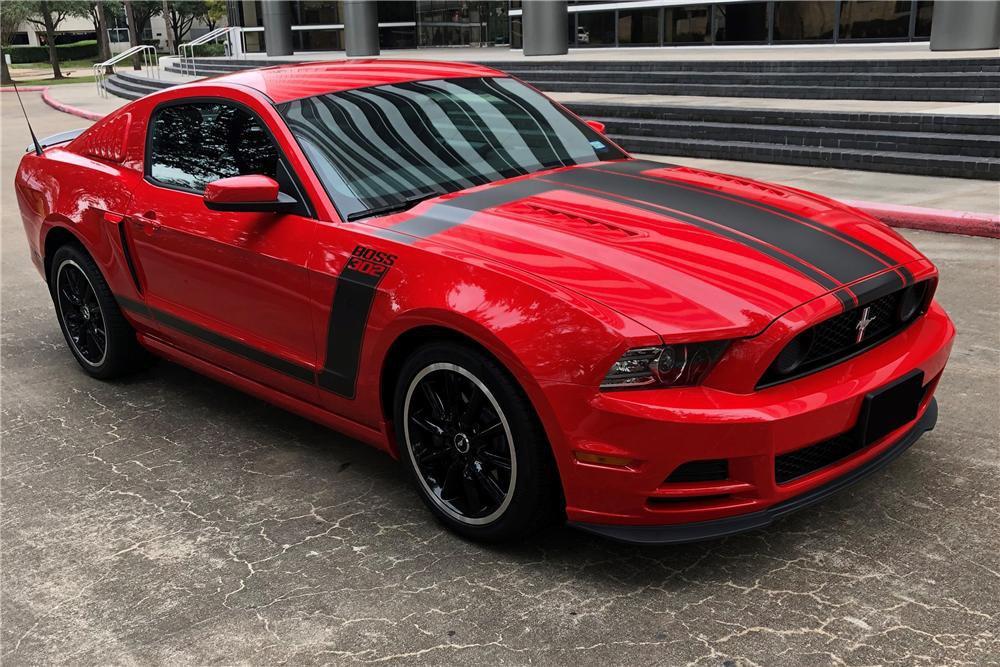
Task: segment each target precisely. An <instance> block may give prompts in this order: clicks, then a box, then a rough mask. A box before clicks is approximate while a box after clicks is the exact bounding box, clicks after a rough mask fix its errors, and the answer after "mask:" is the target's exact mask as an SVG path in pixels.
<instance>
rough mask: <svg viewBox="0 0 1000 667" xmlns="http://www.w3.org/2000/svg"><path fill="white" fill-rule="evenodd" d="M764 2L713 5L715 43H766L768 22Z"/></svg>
mask: <svg viewBox="0 0 1000 667" xmlns="http://www.w3.org/2000/svg"><path fill="white" fill-rule="evenodd" d="M768 4H769V3H766V2H732V3H728V4H718V5H715V27H714V28H713V30H712V32H713V33H714V34H715V41H716V42H730V43H731V42H736V43H741V44H761V43H764V42H767V35H768V28H769V23H770V21H769V20H768V11H767V6H768Z"/></svg>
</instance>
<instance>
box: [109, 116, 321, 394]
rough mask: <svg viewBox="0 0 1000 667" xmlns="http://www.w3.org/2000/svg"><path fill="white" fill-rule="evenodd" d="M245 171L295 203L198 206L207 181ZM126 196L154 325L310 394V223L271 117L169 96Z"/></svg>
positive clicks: (259, 377)
mask: <svg viewBox="0 0 1000 667" xmlns="http://www.w3.org/2000/svg"><path fill="white" fill-rule="evenodd" d="M246 174H263V175H267V176H270V177H272V178H274V179H275V180H277V181H278V182H279V184H280V185H281V189H282V192H284V193H285V194H288V195H290V196H292V197H294V198H295V199H297V200H298V201H299V202H300V203H301V208H300V210H298V211H297V212H294V213H270V212H266V213H262V212H221V211H212V210H209V209H208V208H207V207H206V206H205V203H204V201H203V199H202V193H203V191H204V189H205V186H206V185H207V184H208V183H210V182H212V181H214V180H218V179H221V178H227V177H232V176H238V175H246ZM133 194H134V196H133V198H132V204H131V210H130V211H129V214H128V215H127V216H126V220H125V224H126V225H127V229H128V233H129V237H130V239H131V241H132V246H133V248H134V250H135V255H136V258H135V259H136V264H137V269H138V271H139V273H140V281H141V283H142V286H143V292H144V295H145V299H146V304H147V305H148V306H149V309H150V312H151V313H152V316H153V317H154V318H155V319H156V321H157V323H158V324H159V325H160V333H161V335H163V336H164V337H165V338H167V339H168V342H171V343H173V344H174V345H176V346H177V347H180V348H182V349H183V350H185V351H187V352H189V353H191V354H194V355H195V356H197V357H200V358H202V359H204V360H207V361H210V362H212V363H214V364H217V365H219V366H222V367H224V368H227V369H229V370H231V371H233V372H235V373H237V374H239V375H242V376H244V377H247V378H250V379H252V380H255V381H257V382H260V383H262V384H264V385H267V386H270V387H273V388H276V389H279V390H281V391H283V392H285V393H288V394H291V395H294V396H296V397H298V398H302V399H304V400H308V401H311V402H315V401H316V395H317V394H316V388H315V372H316V364H317V350H316V345H315V340H314V337H313V331H312V324H311V312H310V302H309V276H308V272H307V269H306V263H307V260H308V258H309V253H310V248H311V246H312V242H313V237H314V234H315V225H316V221H315V220H314V219H313V218H312V217H311V216H310V208H309V204H308V202H306V201H305V200H304V195H303V193H302V191H301V188H300V187H299V186H298V182H297V180H296V179H295V177H294V176H293V175H292V173H291V171H290V169H289V168H288V166H287V161H286V158H285V156H284V155H283V154H282V152H281V150H280V149H279V148H278V145H277V143H276V142H275V141H274V139H273V137H272V134H271V132H270V131H269V129H268V128H267V126H266V124H265V123H264V122H263V121H262V120H261V119H260V118H259V117H258V116H257V115H256V114H255V113H253V112H252V111H251V110H250V109H248V108H246V107H244V106H242V105H239V104H236V103H233V102H229V101H225V100H220V99H198V100H197V101H189V100H180V101H175V102H167V103H164V104H163V105H161V106H159V107H157V108H156V109H155V110H154V111H153V113H152V115H151V117H150V121H149V126H148V128H147V138H146V151H145V176H144V178H143V179H142V180H141V181H138V182H137V185H136V191H135V192H134V193H133Z"/></svg>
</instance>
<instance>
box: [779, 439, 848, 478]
mask: <svg viewBox="0 0 1000 667" xmlns="http://www.w3.org/2000/svg"><path fill="white" fill-rule="evenodd" d="M861 449H863V445H862V443H861V438H859V437H858V435H857V433H856V432H855V431H854V430H851V431H848V432H847V433H841V434H840V435H837V436H834V437H832V438H830V439H829V440H824V441H822V442H817V443H816V444H815V445H810V446H808V447H803V448H802V449H797V450H795V451H794V452H788V453H787V454H781V455H780V456H777V457H775V459H774V481H776V482H777V483H778V484H784V483H786V482H790V481H792V480H793V479H798V478H799V477H803V476H805V475H808V474H809V473H811V472H815V471H817V470H819V469H820V468H825V467H826V466H828V465H831V464H833V463H836V462H837V461H839V460H840V459H843V458H847V457H848V456H850V455H851V454H854V453H855V452H858V451H860V450H861Z"/></svg>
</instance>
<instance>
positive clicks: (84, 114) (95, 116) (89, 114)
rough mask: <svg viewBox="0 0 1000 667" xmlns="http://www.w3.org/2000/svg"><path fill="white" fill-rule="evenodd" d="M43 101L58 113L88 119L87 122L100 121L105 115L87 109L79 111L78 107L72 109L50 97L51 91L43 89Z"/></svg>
mask: <svg viewBox="0 0 1000 667" xmlns="http://www.w3.org/2000/svg"><path fill="white" fill-rule="evenodd" d="M42 101H43V102H45V103H46V104H48V105H49V106H50V107H52V108H53V109H55V110H56V111H62V112H63V113H68V114H72V115H74V116H79V117H80V118H86V119H87V120H100V119H102V118H104V114H102V113H95V112H93V111H87V110H86V109H78V108H76V107H71V106H70V105H68V104H63V103H62V102H60V101H59V100H56V99H54V98H53V97H52V96H51V95H49V89H48V88H43V89H42Z"/></svg>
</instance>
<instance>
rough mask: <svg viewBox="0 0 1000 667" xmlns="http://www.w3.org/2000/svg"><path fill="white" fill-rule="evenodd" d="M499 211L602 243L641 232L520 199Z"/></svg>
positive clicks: (627, 237)
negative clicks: (598, 240)
mask: <svg viewBox="0 0 1000 667" xmlns="http://www.w3.org/2000/svg"><path fill="white" fill-rule="evenodd" d="M501 210H502V211H503V212H504V213H505V214H508V215H516V216H520V217H524V218H528V219H530V221H531V222H533V223H538V224H544V225H547V226H549V227H553V228H555V229H558V230H559V231H562V232H568V233H571V234H579V235H580V236H587V237H590V238H596V239H600V240H602V241H622V240H626V239H630V238H635V237H639V236H645V235H644V234H642V233H641V232H638V231H635V230H634V229H629V228H627V227H622V226H620V225H616V224H614V223H612V222H607V221H605V220H598V219H596V218H590V217H587V216H585V215H580V214H578V213H572V212H569V211H564V210H560V209H558V208H556V207H554V206H550V205H547V204H541V203H539V202H537V201H531V200H529V199H522V200H521V201H516V202H512V203H510V204H507V205H506V206H502V207H501Z"/></svg>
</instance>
